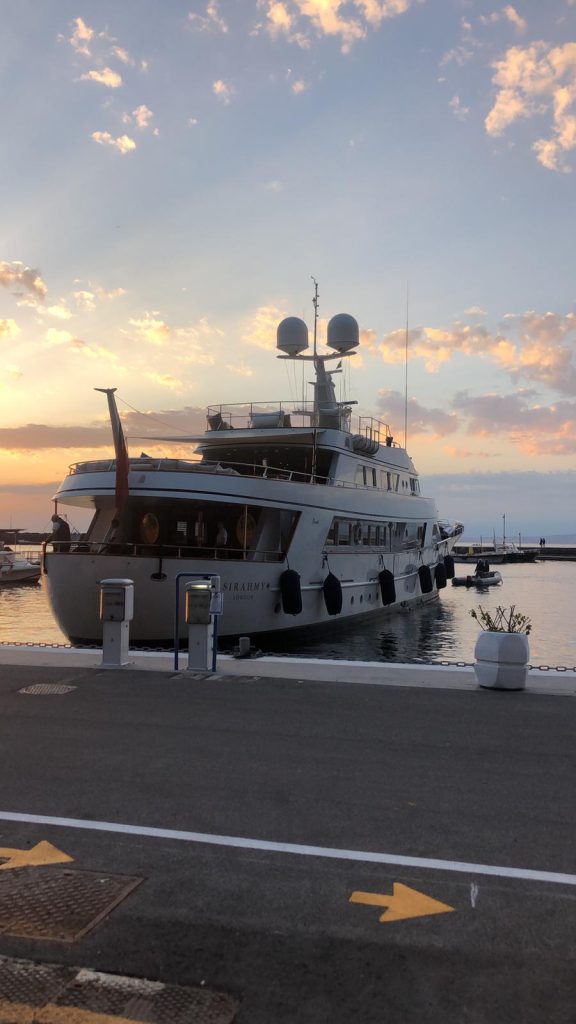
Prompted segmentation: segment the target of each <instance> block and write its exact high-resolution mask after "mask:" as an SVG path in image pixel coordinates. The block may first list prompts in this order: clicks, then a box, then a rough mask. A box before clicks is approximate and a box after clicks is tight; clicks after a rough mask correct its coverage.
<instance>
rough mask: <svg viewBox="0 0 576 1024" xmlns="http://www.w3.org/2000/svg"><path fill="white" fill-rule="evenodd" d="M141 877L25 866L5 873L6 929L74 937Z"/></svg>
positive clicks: (0, 908) (1, 897)
mask: <svg viewBox="0 0 576 1024" xmlns="http://www.w3.org/2000/svg"><path fill="white" fill-rule="evenodd" d="M141 881H142V879H141V878H129V877H128V876H127V875H103V874H98V873H96V872H92V871H71V870H55V869H54V867H47V868H41V867H40V868H38V867H33V868H19V869H17V870H15V871H7V872H5V873H4V872H3V873H2V877H1V878H0V934H3V935H14V936H17V937H19V938H27V939H57V940H59V941H60V942H74V941H75V940H76V939H79V938H81V937H82V935H85V934H86V932H88V931H90V930H91V929H92V928H94V926H95V925H97V924H98V923H99V922H100V921H101V920H102V919H103V918H104V917H106V916H107V915H108V914H109V913H110V912H111V911H112V910H113V909H114V907H117V906H118V904H119V903H121V902H122V900H123V899H125V898H126V896H128V894H129V893H131V892H132V891H133V890H134V889H135V888H136V886H137V885H140V883H141Z"/></svg>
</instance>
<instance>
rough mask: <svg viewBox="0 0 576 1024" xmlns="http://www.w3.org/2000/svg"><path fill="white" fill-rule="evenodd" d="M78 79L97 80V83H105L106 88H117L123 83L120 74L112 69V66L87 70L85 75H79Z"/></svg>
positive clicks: (85, 80)
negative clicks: (100, 69)
mask: <svg viewBox="0 0 576 1024" xmlns="http://www.w3.org/2000/svg"><path fill="white" fill-rule="evenodd" d="M80 80H81V81H82V82H97V83H98V84H99V85H105V86H106V87H107V88H108V89H119V88H120V86H121V85H122V84H123V82H122V75H119V74H118V72H117V71H113V70H112V68H103V69H102V71H95V70H92V71H87V72H86V74H85V75H80Z"/></svg>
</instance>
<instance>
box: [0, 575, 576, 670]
mask: <svg viewBox="0 0 576 1024" xmlns="http://www.w3.org/2000/svg"><path fill="white" fill-rule="evenodd" d="M497 569H498V571H499V572H500V573H501V575H502V578H503V583H502V585H501V586H499V587H491V588H488V589H487V590H485V591H483V592H482V591H479V590H477V589H476V588H474V587H471V588H467V587H452V586H451V585H450V581H449V582H448V586H447V587H446V588H445V589H444V590H442V591H441V592H440V599H439V600H438V601H434V602H432V603H431V604H429V605H428V606H426V607H423V608H418V609H415V610H414V611H407V612H392V613H390V612H386V611H382V613H381V614H378V615H377V616H375V617H373V618H371V619H364V620H362V621H360V622H353V623H350V622H348V623H344V622H342V621H341V620H337V619H335V620H334V624H333V626H332V625H331V628H324V629H322V630H321V631H318V632H316V633H314V632H311V631H299V630H298V629H295V630H293V631H290V632H288V633H283V634H278V635H277V636H276V637H274V639H273V640H270V639H269V638H265V640H263V641H262V642H259V641H258V639H257V638H255V639H256V643H259V646H261V647H262V649H263V650H264V651H265V652H266V653H274V654H289V655H293V656H297V655H301V656H305V657H316V658H347V659H353V660H361V661H399V662H401V661H412V660H414V659H421V660H423V661H436V662H438V661H451V662H452V661H465V662H471V661H473V657H474V644H475V641H476V637H477V635H478V625H477V623H476V622H475V621H474V619H473V618H472V617H471V616H470V610H471V609H472V608H477V607H478V605H479V604H481V605H482V607H483V608H486V609H487V610H489V611H493V610H494V609H495V608H496V606H497V605H505V606H510V605H512V604H514V605H516V606H517V608H518V610H519V611H521V612H523V613H524V614H526V615H529V616H530V618H531V620H532V632H531V635H530V661H531V663H532V664H533V665H550V666H553V667H556V666H557V665H563V666H566V667H570V668H573V667H574V666H576V628H575V626H576V622H575V620H576V602H575V600H574V599H575V596H576V562H552V561H550V562H536V563H534V564H530V563H528V564H517V565H514V564H511V565H501V566H497ZM469 571H470V567H469V566H466V565H462V564H460V565H459V564H458V563H457V564H456V575H458V576H465V575H466V574H467V573H468V572H469ZM246 632H247V633H249V632H250V630H249V629H247V630H246ZM0 641H3V642H14V641H17V642H19V643H43V644H59V643H61V644H65V643H66V642H67V641H66V637H64V636H63V635H62V633H61V632H60V630H59V628H58V626H57V624H56V622H55V621H54V619H53V617H52V613H51V611H50V607H49V605H48V601H47V598H46V593H45V590H44V588H43V587H42V585H41V584H35V585H26V586H16V587H6V588H4V589H1V588H0Z"/></svg>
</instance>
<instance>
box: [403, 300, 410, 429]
mask: <svg viewBox="0 0 576 1024" xmlns="http://www.w3.org/2000/svg"><path fill="white" fill-rule="evenodd" d="M408 304H409V282H408V281H406V337H405V341H404V448H406V445H407V442H408Z"/></svg>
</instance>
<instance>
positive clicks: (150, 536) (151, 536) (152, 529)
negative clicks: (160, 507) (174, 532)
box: [140, 512, 160, 545]
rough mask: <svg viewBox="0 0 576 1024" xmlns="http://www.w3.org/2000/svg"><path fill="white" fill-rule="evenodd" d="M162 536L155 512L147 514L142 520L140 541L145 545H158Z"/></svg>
mask: <svg viewBox="0 0 576 1024" xmlns="http://www.w3.org/2000/svg"><path fill="white" fill-rule="evenodd" d="M159 536H160V520H159V519H158V516H157V515H155V514H154V512H146V513H145V514H144V515H143V516H142V519H141V520H140V540H141V541H142V543H143V544H150V545H153V544H157V543H158V538H159Z"/></svg>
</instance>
